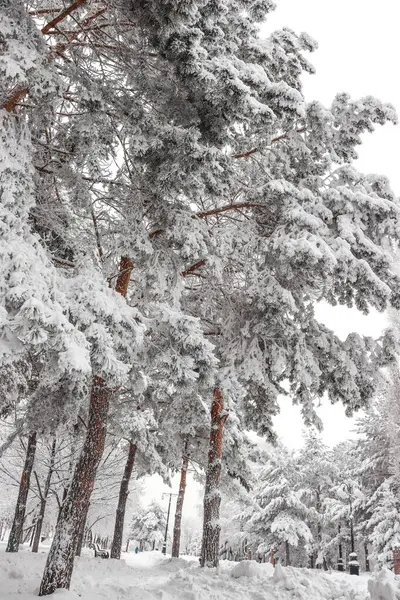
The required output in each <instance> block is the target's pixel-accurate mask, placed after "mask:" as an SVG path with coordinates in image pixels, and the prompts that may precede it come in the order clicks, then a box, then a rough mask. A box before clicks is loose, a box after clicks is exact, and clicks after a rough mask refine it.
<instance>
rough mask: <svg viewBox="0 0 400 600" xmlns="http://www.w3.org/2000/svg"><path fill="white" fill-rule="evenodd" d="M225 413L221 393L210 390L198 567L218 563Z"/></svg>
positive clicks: (216, 390)
mask: <svg viewBox="0 0 400 600" xmlns="http://www.w3.org/2000/svg"><path fill="white" fill-rule="evenodd" d="M227 416H228V414H227V413H226V412H224V397H223V395H222V392H221V390H220V389H219V388H218V387H216V388H214V394H213V402H212V406H211V432H210V447H209V451H208V467H207V472H206V483H205V490H204V518H203V537H202V541H201V555H200V566H202V567H204V566H207V567H217V566H218V563H219V535H220V531H221V526H220V524H219V507H220V504H221V495H220V491H219V482H220V478H221V458H222V440H223V433H224V423H225V421H226V418H227Z"/></svg>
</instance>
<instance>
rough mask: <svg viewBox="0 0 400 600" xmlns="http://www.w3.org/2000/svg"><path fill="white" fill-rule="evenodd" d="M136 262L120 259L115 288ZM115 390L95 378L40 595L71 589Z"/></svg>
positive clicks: (122, 288) (123, 285) (121, 288)
mask: <svg viewBox="0 0 400 600" xmlns="http://www.w3.org/2000/svg"><path fill="white" fill-rule="evenodd" d="M132 269H133V262H132V261H131V260H130V259H129V258H128V257H126V256H123V257H122V258H121V261H120V268H119V275H118V279H117V283H116V286H115V290H116V291H117V292H118V293H120V294H121V295H122V296H124V297H125V296H126V294H127V291H128V285H129V280H130V275H131V272H132ZM112 393H113V390H112V389H110V388H108V387H107V383H106V382H105V381H104V380H103V379H102V378H100V377H97V376H96V377H94V378H93V381H92V389H91V393H90V406H89V419H88V424H87V429H86V438H85V441H84V444H83V447H82V451H81V454H80V456H79V459H78V461H77V463H76V466H75V471H74V475H73V477H72V480H71V483H70V486H69V489H68V494H67V497H66V499H65V502H64V503H63V506H62V509H61V515H60V518H59V520H58V523H57V526H56V531H55V534H54V538H53V543H52V545H51V548H50V552H49V554H48V556H47V561H46V566H45V569H44V573H43V578H42V582H41V584H40V588H39V596H46V595H48V594H52V593H53V592H55V591H56V590H57V589H59V588H64V589H69V586H70V584H71V577H72V571H73V568H74V558H75V552H76V547H77V545H78V538H79V530H80V527H81V524H82V519H83V518H84V516H85V513H86V511H87V510H88V505H89V502H90V496H91V494H92V490H93V486H94V482H95V478H96V473H97V468H98V466H99V463H100V460H101V457H102V455H103V451H104V444H105V439H106V433H107V415H108V409H109V405H110V399H111V396H112Z"/></svg>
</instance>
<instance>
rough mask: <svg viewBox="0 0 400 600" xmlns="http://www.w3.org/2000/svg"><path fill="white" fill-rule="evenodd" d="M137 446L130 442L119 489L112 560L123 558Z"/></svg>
mask: <svg viewBox="0 0 400 600" xmlns="http://www.w3.org/2000/svg"><path fill="white" fill-rule="evenodd" d="M135 455H136V444H134V443H133V442H132V441H131V442H129V450H128V457H127V459H126V463H125V469H124V475H123V477H122V481H121V486H120V488H119V498H118V506H117V514H116V517H115V526H114V536H113V541H112V544H111V558H118V559H119V558H121V549H122V535H123V532H124V521H125V511H126V501H127V500H128V494H129V482H130V479H131V475H132V470H133V465H134V464H135Z"/></svg>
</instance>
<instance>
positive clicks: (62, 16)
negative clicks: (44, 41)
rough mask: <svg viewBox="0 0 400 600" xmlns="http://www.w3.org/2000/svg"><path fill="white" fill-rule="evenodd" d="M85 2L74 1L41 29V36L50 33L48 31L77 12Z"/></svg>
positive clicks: (82, 0)
mask: <svg viewBox="0 0 400 600" xmlns="http://www.w3.org/2000/svg"><path fill="white" fill-rule="evenodd" d="M86 2H87V0H75V2H73V3H72V4H71V5H70V6H68V7H67V8H66V9H65V10H63V11H62V12H60V13H59V14H58V15H57V16H56V17H54V19H52V20H51V21H49V22H48V23H47V24H46V25H45V26H44V27H43V28H42V33H43V35H46V33H48V32H49V31H50V29H53V28H54V27H55V26H56V25H58V24H59V23H61V21H64V19H66V18H67V17H68V15H70V14H71V13H72V12H74V10H77V9H78V8H79V7H80V6H83V5H84V4H86Z"/></svg>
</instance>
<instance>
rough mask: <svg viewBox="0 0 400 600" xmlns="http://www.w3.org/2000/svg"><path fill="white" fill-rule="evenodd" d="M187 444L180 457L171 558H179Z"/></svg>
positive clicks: (187, 461) (186, 468)
mask: <svg viewBox="0 0 400 600" xmlns="http://www.w3.org/2000/svg"><path fill="white" fill-rule="evenodd" d="M187 447H188V443H187V441H186V442H185V448H184V452H183V457H182V468H181V480H180V483H179V492H178V498H177V500H176V509H175V521H174V537H173V540H172V556H173V557H174V558H179V548H180V544H181V522H182V509H183V502H184V500H185V491H186V474H187V470H188V465H189V454H188V451H187Z"/></svg>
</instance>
